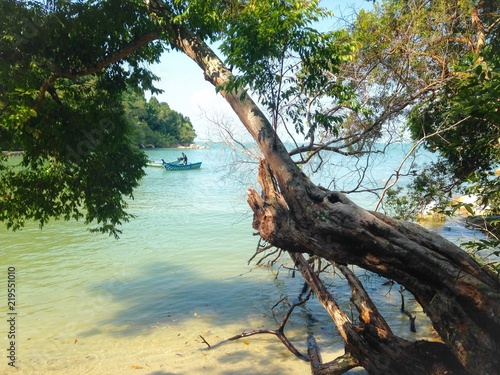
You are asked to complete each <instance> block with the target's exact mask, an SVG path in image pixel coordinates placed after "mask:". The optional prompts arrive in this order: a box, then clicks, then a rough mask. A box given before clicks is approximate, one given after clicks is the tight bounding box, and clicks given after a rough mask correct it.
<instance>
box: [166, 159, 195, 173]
mask: <svg viewBox="0 0 500 375" xmlns="http://www.w3.org/2000/svg"><path fill="white" fill-rule="evenodd" d="M161 162H162V164H163V168H165V169H166V170H167V171H186V170H189V169H198V168H200V167H201V161H200V162H197V163H186V164H183V163H182V162H179V161H175V162H171V163H167V162H166V161H165V160H163V159H161Z"/></svg>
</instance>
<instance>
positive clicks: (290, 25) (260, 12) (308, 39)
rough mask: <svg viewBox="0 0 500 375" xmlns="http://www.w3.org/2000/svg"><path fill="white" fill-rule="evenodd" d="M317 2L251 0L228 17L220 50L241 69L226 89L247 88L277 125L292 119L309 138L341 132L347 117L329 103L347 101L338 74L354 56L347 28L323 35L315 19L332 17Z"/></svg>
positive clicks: (346, 89) (346, 92)
mask: <svg viewBox="0 0 500 375" xmlns="http://www.w3.org/2000/svg"><path fill="white" fill-rule="evenodd" d="M330 15H331V13H330V12H327V11H325V10H323V9H321V8H319V6H318V1H308V2H304V1H299V0H287V1H282V0H276V1H265V2H262V1H249V2H248V3H245V5H242V4H240V8H239V9H238V12H235V13H233V14H231V15H230V16H229V17H228V23H227V32H226V33H227V36H226V37H225V38H224V40H223V42H222V45H221V50H222V52H223V53H224V54H225V56H226V61H227V64H228V65H230V66H232V67H233V69H235V70H236V73H237V74H235V77H234V79H233V81H232V82H231V83H230V84H229V85H227V87H225V89H227V90H232V89H234V88H236V87H243V88H248V89H249V90H250V91H251V92H252V93H255V94H257V96H258V98H259V100H260V102H261V103H262V104H263V105H264V106H265V107H266V108H267V109H268V111H269V113H270V115H271V117H272V123H273V124H274V126H275V127H276V126H277V125H278V123H283V124H286V123H287V122H288V121H290V122H291V123H292V124H293V125H294V127H295V130H296V131H298V132H299V133H302V134H306V135H307V136H310V135H311V134H313V133H314V132H315V131H316V130H317V129H318V128H321V129H324V130H326V131H329V132H332V133H336V132H337V129H336V126H339V124H340V123H341V122H342V117H341V116H339V115H337V114H335V115H334V114H330V113H328V112H327V111H325V110H324V106H325V102H329V103H331V101H332V100H340V101H348V100H350V99H351V95H350V92H349V90H348V88H346V87H345V86H344V85H343V84H342V83H341V82H338V81H337V80H336V77H335V74H336V73H337V72H338V66H339V64H340V62H341V61H343V60H348V59H349V58H350V57H351V53H352V47H353V46H352V45H350V44H349V43H347V42H346V40H345V39H344V37H345V34H344V33H342V32H328V33H321V32H319V31H317V30H316V29H314V28H313V27H312V24H313V22H317V21H319V20H320V19H323V18H325V17H328V16H330Z"/></svg>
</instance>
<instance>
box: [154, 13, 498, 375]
mask: <svg viewBox="0 0 500 375" xmlns="http://www.w3.org/2000/svg"><path fill="white" fill-rule="evenodd" d="M162 16H163V17H168V12H167V11H164V13H163V14H162ZM165 24H167V25H168V28H169V30H168V32H167V34H168V35H171V36H172V39H171V43H172V44H173V45H174V46H175V47H177V48H178V49H179V50H181V51H182V52H183V53H185V54H186V55H187V56H189V57H190V58H191V59H193V60H194V61H195V62H196V63H197V64H198V65H199V66H200V68H201V69H202V71H203V73H204V76H205V79H206V80H208V81H209V82H211V83H212V84H213V85H214V86H216V87H220V86H221V85H224V84H225V83H227V82H228V80H229V79H230V77H231V72H230V71H229V70H228V69H227V68H226V67H225V66H224V65H223V63H222V62H221V61H220V60H219V58H218V57H217V56H216V55H215V54H214V53H213V51H212V50H211V49H210V48H209V47H208V46H207V45H206V44H205V43H204V42H203V41H202V40H200V39H199V38H198V37H197V36H196V35H195V34H194V33H192V32H191V31H190V30H188V29H186V28H185V27H183V26H182V25H178V24H168V23H165ZM220 93H221V94H222V96H223V97H224V98H225V99H226V100H227V101H228V103H229V104H230V105H231V107H232V108H233V110H234V112H235V113H236V114H237V115H238V117H239V119H240V120H241V122H242V124H243V125H244V126H245V127H246V129H247V130H248V132H249V133H250V134H251V135H252V136H253V138H254V139H255V141H256V142H257V144H258V146H259V148H260V149H261V151H262V153H263V155H264V158H265V160H263V161H262V162H261V168H260V173H259V182H260V184H261V186H262V193H258V192H257V191H255V190H249V192H248V203H249V205H250V207H251V208H252V210H253V211H254V220H253V227H254V228H255V229H257V230H258V231H259V233H260V235H261V236H262V237H263V238H264V239H265V240H266V241H267V242H269V243H270V244H272V245H274V246H276V247H278V248H281V249H284V250H287V251H289V252H291V253H292V254H293V253H308V254H314V255H317V256H319V257H322V258H325V259H327V260H329V261H332V262H336V263H340V264H345V265H347V264H355V265H357V266H359V267H362V268H364V269H367V270H370V271H372V272H375V273H377V274H379V275H381V276H384V277H386V278H389V279H392V280H395V281H397V282H398V283H399V284H401V285H403V286H404V287H405V288H406V289H407V290H408V291H410V292H411V293H412V294H413V295H414V296H415V298H416V300H417V301H418V302H419V303H420V304H421V305H422V307H423V309H424V311H425V312H426V314H427V315H428V316H429V317H430V319H431V321H432V323H433V325H434V328H435V329H436V331H437V332H438V333H439V335H440V336H441V338H442V340H443V342H444V343H445V344H446V346H447V348H449V350H450V351H451V352H452V353H453V355H454V358H455V359H456V360H458V363H459V368H458V369H457V368H453V365H449V366H450V367H449V369H448V370H447V371H449V373H452V372H453V373H461V372H467V373H470V374H491V375H493V374H498V369H499V368H500V356H499V355H498V353H500V314H499V311H500V292H499V291H500V282H499V279H498V278H497V276H496V275H495V274H494V273H493V272H491V271H490V270H489V269H487V268H485V267H483V266H481V265H480V264H478V263H477V262H476V261H475V260H474V259H473V258H472V257H471V256H469V255H468V254H467V253H466V252H464V251H463V250H461V249H460V248H459V247H458V246H456V245H454V244H452V243H451V242H449V241H447V240H445V239H444V238H442V237H440V236H439V235H437V234H435V233H432V232H430V231H427V230H426V229H424V228H422V227H420V226H418V225H416V224H412V223H409V222H404V221H398V220H394V219H392V218H390V217H387V216H385V215H382V214H380V213H377V212H372V211H367V210H364V209H362V208H360V207H359V206H357V205H356V204H354V203H353V202H352V201H350V200H349V199H348V198H347V197H346V196H344V195H343V194H341V193H339V192H334V191H327V190H324V189H321V188H319V187H317V186H315V185H314V184H313V183H312V182H311V181H310V180H309V179H308V178H307V177H306V176H305V175H304V174H303V173H302V171H301V170H300V169H299V168H298V167H297V166H296V165H295V163H294V162H293V160H292V159H291V158H290V157H289V155H288V153H287V150H286V149H285V147H284V145H283V144H282V142H281V141H280V140H279V138H278V137H277V136H276V135H275V133H274V131H273V128H272V126H271V124H270V123H269V121H268V120H267V119H266V116H265V115H264V114H263V113H262V111H261V110H260V109H259V107H258V106H257V105H256V104H255V103H254V102H253V101H252V99H251V98H250V97H249V96H248V95H243V92H241V91H237V92H227V91H224V90H222V91H220ZM345 329H346V332H345V333H344V335H343V336H344V340H345V341H346V346H347V347H349V348H350V349H351V352H350V355H352V356H353V357H354V358H355V359H356V360H357V361H359V363H361V364H362V365H363V366H364V367H365V368H366V369H367V370H368V371H369V372H370V373H373V374H378V373H379V374H388V373H402V372H401V370H402V368H401V363H405V367H404V368H405V369H413V371H412V373H414V374H417V373H420V374H428V373H441V372H442V371H443V373H444V371H446V370H443V369H442V368H441V369H440V370H432V369H433V367H432V366H431V367H429V366H422V365H421V360H422V358H423V357H426V358H429V360H430V361H431V362H432V361H433V360H435V361H436V363H437V362H439V359H440V357H444V356H446V352H447V350H443V345H440V344H436V343H430V342H417V343H409V342H407V341H406V340H403V339H401V338H398V337H396V336H394V335H388V336H387V337H386V338H384V337H380V335H378V334H374V333H373V332H371V331H370V330H369V329H362V330H361V331H360V332H357V328H356V327H349V324H348V322H347V321H346V325H345ZM377 335H378V336H377ZM444 349H446V348H444ZM416 353H419V355H416ZM365 355H368V356H369V357H367V358H365V357H363V356H365Z"/></svg>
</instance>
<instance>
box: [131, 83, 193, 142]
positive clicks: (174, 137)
mask: <svg viewBox="0 0 500 375" xmlns="http://www.w3.org/2000/svg"><path fill="white" fill-rule="evenodd" d="M123 105H124V108H125V115H126V118H127V121H128V123H129V124H130V126H131V136H130V139H131V141H132V143H133V144H134V145H135V146H137V147H139V148H153V147H155V148H157V147H175V146H178V145H183V146H185V145H189V144H191V143H193V141H194V138H195V137H196V132H195V130H194V128H193V124H192V123H191V121H190V119H189V118H188V117H186V116H184V115H182V114H181V113H179V112H176V111H174V110H172V109H171V108H170V107H169V105H168V104H167V103H163V102H159V101H158V99H156V97H154V96H153V97H151V98H150V99H149V101H148V100H146V98H145V95H144V93H143V92H140V91H132V90H129V91H127V92H126V93H125V94H124V95H123Z"/></svg>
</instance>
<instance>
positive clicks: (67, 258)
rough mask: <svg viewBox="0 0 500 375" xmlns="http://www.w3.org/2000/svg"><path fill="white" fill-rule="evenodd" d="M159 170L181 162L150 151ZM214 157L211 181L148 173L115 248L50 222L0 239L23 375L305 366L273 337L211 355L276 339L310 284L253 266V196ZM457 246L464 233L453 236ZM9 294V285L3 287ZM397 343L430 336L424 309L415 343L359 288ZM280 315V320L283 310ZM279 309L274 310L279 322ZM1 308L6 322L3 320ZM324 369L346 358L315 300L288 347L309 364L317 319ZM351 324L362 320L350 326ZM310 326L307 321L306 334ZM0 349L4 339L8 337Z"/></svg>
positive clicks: (385, 293) (213, 153)
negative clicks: (13, 280) (13, 286)
mask: <svg viewBox="0 0 500 375" xmlns="http://www.w3.org/2000/svg"><path fill="white" fill-rule="evenodd" d="M149 152H150V156H151V159H160V158H164V159H165V160H171V159H175V158H176V157H177V154H178V153H179V151H178V150H152V151H149ZM221 152H223V151H221V150H220V149H219V150H189V151H188V152H186V153H187V154H188V157H189V159H190V161H193V162H194V161H203V165H202V168H201V169H199V170H193V171H188V172H166V171H164V170H163V169H160V168H148V169H147V176H146V177H145V178H144V180H143V181H142V183H141V186H140V188H139V189H138V190H137V191H136V192H135V199H134V200H132V201H131V202H130V211H131V213H133V214H134V215H136V216H137V218H136V219H134V220H132V221H131V222H129V223H126V224H125V225H124V226H123V228H122V229H123V235H122V236H121V239H120V240H118V241H116V240H115V239H113V238H108V237H105V236H103V235H99V234H92V233H89V232H88V231H86V228H85V226H83V225H82V224H81V223H75V222H69V223H66V222H52V223H50V224H49V225H48V226H47V227H46V228H44V229H43V230H42V231H40V230H39V229H38V227H37V226H36V225H33V224H30V225H28V227H27V228H26V229H24V230H23V231H20V232H15V233H12V232H8V231H6V230H5V229H3V228H2V229H0V236H1V237H0V238H1V252H0V264H1V265H2V271H1V272H4V275H5V276H6V275H7V270H6V269H7V266H15V267H16V275H17V301H18V306H17V311H18V314H19V315H18V325H17V333H18V335H17V337H16V345H17V359H18V361H17V364H18V369H17V370H13V369H11V368H9V367H8V366H7V364H6V361H5V360H2V363H1V364H0V368H1V369H2V371H8V373H16V374H128V373H133V374H152V375H162V374H198V373H199V374H202V373H203V374H205V373H210V374H233V373H239V374H259V373H273V374H300V373H308V372H309V365H308V364H307V363H304V362H302V361H299V360H297V359H295V358H293V356H292V355H291V354H290V353H288V352H287V351H286V350H285V348H284V347H283V346H282V345H281V344H280V343H279V342H278V341H277V339H276V338H275V337H274V336H266V335H260V336H254V337H252V338H249V339H247V340H239V341H235V342H233V343H230V344H227V345H225V346H223V347H220V348H218V349H216V350H210V351H207V350H206V345H205V344H204V342H203V340H202V339H201V338H200V335H201V336H203V338H204V339H206V340H207V341H208V342H209V343H211V344H215V343H216V342H218V341H220V340H223V339H225V338H228V337H230V336H233V335H235V334H238V333H240V332H242V331H243V330H249V329H259V328H268V329H273V328H276V327H277V326H278V324H279V322H280V321H281V318H282V316H283V314H284V313H285V311H286V309H287V305H286V304H284V303H282V304H278V305H277V306H275V305H276V303H277V302H278V301H280V300H281V299H282V298H283V297H286V296H288V297H287V298H293V297H294V296H296V295H297V294H298V292H299V291H300V289H301V287H302V285H301V281H300V279H299V278H294V277H293V274H291V273H287V272H286V271H284V270H283V269H282V270H281V271H280V276H279V278H275V272H273V271H272V270H271V269H269V268H266V267H255V266H254V265H250V266H248V265H247V261H248V259H249V258H250V256H251V255H252V254H253V252H254V250H255V247H256V242H257V240H256V237H254V236H252V228H251V216H250V213H249V210H248V208H247V204H246V202H245V200H246V194H245V191H246V187H247V186H248V185H245V184H240V183H236V182H235V181H234V180H231V179H229V178H227V175H226V171H225V170H224V168H223V161H224V160H225V156H224V155H221V154H220V153H221ZM441 230H442V231H443V232H444V233H445V234H446V235H447V236H450V237H452V238H458V237H460V236H462V234H463V233H464V229H463V227H461V226H460V225H455V224H453V223H446V224H445V226H444V227H443V228H441ZM334 276H335V275H334V274H333V273H332V274H331V275H330V277H329V278H328V282H329V283H330V285H331V287H332V290H333V291H334V294H335V297H337V298H338V300H339V301H340V303H341V304H343V306H345V308H346V311H348V312H349V311H350V309H351V308H350V306H349V293H348V290H347V288H346V285H345V283H344V282H343V280H341V279H339V278H338V277H334ZM0 279H1V282H0V287H1V288H2V290H3V291H5V290H6V277H0ZM362 281H364V284H365V287H366V289H367V290H368V292H369V293H371V294H372V296H373V297H374V299H375V301H376V302H383V304H382V307H381V312H382V314H383V315H384V316H385V317H386V318H387V319H388V321H389V322H390V324H392V328H393V329H394V331H395V333H397V334H399V335H401V336H403V337H406V338H408V339H416V338H430V337H433V332H432V330H431V328H430V326H429V325H428V323H426V320H425V317H424V314H423V313H422V312H421V310H420V308H419V306H418V305H417V304H416V303H415V302H414V301H413V300H412V299H411V297H410V296H407V297H406V298H407V301H406V303H407V309H408V310H409V311H410V312H411V313H412V314H413V315H415V314H417V329H418V332H417V334H414V333H411V332H409V329H408V327H409V325H408V317H407V316H406V315H404V314H402V313H400V312H399V306H400V303H401V297H400V294H399V291H398V288H397V286H392V287H390V286H384V285H383V283H384V282H385V281H386V280H384V279H381V278H379V277H377V276H374V275H371V274H366V275H364V276H362ZM274 306H275V307H274ZM273 307H274V309H273ZM6 308H7V306H6V304H5V303H2V305H1V310H0V312H1V314H2V315H3V316H6ZM309 312H312V313H313V314H314V316H315V318H316V319H317V320H316V321H315V322H313V324H312V325H311V329H313V330H314V332H315V334H316V336H317V340H318V342H319V343H320V345H322V346H323V348H325V351H324V352H323V357H324V360H329V359H332V358H333V357H334V355H335V354H338V352H340V351H342V341H341V340H340V339H339V337H338V334H337V333H336V331H335V328H334V327H333V326H332V324H331V321H330V319H329V318H328V316H327V315H326V313H325V312H324V311H323V309H322V308H321V307H320V306H319V304H318V302H317V301H316V300H315V299H313V300H311V301H310V302H309V303H308V304H307V305H306V306H304V307H301V308H300V309H297V311H296V313H295V314H294V315H293V317H292V319H291V320H290V322H289V325H287V335H288V336H289V338H290V339H291V340H292V341H293V342H294V343H295V344H296V345H297V347H298V348H299V350H302V351H304V352H305V351H306V348H305V340H306V336H307V333H306V332H305V331H304V329H303V328H304V327H303V324H304V323H305V322H306V320H307V316H308V313H309ZM352 316H353V318H356V316H355V314H354V313H352ZM309 323H310V322H309ZM1 342H2V343H3V347H4V348H7V337H6V335H5V334H2V341H1Z"/></svg>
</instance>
